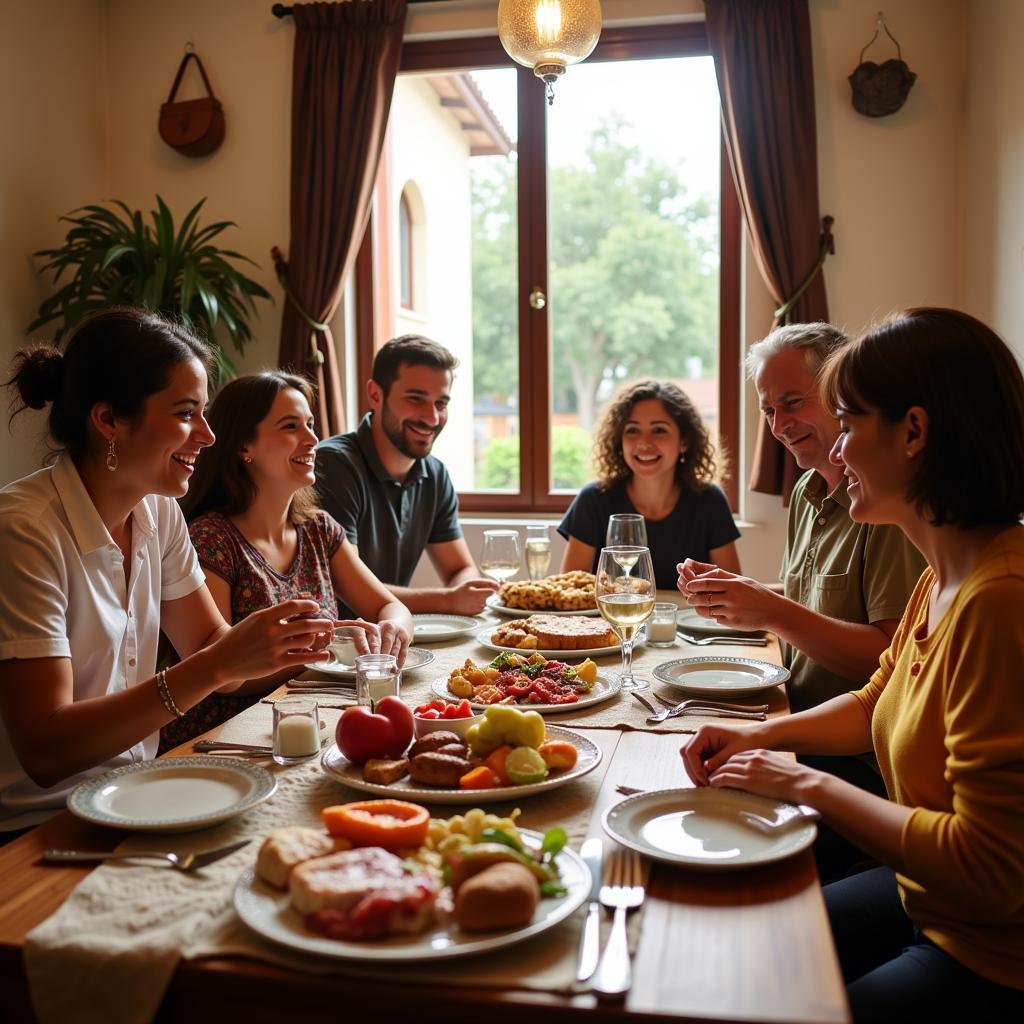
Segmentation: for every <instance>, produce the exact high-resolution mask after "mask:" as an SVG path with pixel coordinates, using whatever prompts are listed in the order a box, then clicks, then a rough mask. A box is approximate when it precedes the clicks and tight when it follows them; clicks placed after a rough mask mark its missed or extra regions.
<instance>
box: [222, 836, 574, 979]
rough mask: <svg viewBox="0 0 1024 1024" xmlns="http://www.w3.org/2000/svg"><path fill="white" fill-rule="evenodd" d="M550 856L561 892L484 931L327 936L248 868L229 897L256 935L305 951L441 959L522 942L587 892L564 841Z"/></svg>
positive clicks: (442, 927)
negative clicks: (527, 916)
mask: <svg viewBox="0 0 1024 1024" xmlns="http://www.w3.org/2000/svg"><path fill="white" fill-rule="evenodd" d="M519 834H520V835H521V836H522V837H523V839H524V841H526V842H528V843H530V845H532V846H534V847H536V846H537V845H539V843H540V836H539V835H538V834H537V833H536V832H528V831H526V830H525V829H520V830H519ZM555 862H556V863H557V865H558V870H559V871H560V873H561V876H562V882H563V884H564V885H565V887H566V889H567V890H568V892H567V893H566V895H565V896H553V897H549V898H548V899H543V900H541V901H540V904H539V905H538V907H537V910H536V912H535V913H534V915H533V920H532V921H531V922H530V923H529V924H527V925H524V926H523V927H522V928H510V929H507V930H504V931H497V932H487V933H484V934H481V933H479V932H474V933H466V932H462V931H460V930H459V928H458V926H457V925H456V924H455V923H454V922H451V923H450V924H448V923H446V922H444V921H443V920H440V919H439V920H438V921H437V923H436V924H435V925H434V926H433V927H432V928H428V929H427V930H426V931H425V932H422V933H421V934H419V935H396V936H394V937H393V938H389V939H377V940H375V941H367V942H345V941H342V940H339V939H328V938H326V937H325V936H322V935H317V934H316V933H315V932H310V931H307V930H306V928H305V927H304V926H303V924H302V917H301V916H300V915H299V914H298V913H296V912H295V911H294V910H293V909H292V908H291V906H290V905H289V902H288V893H286V892H282V891H281V890H280V889H273V888H271V887H270V886H269V885H267V884H266V882H263V881H261V880H260V879H258V878H256V877H255V873H254V871H253V870H252V869H251V868H250V869H249V870H247V871H245V872H244V873H243V874H242V876H241V878H239V880H238V883H237V884H236V886H235V892H234V903H235V910H236V911H237V913H238V916H239V917H240V918H241V919H242V921H243V922H245V924H246V925H248V926H249V927H250V928H251V929H252V930H253V931H254V932H256V934H257V935H262V936H263V938H265V939H270V941H271V942H276V943H278V944H279V945H282V946H288V947H290V948H291V949H297V950H300V951H301V952H304V953H316V954H317V955H319V956H327V957H334V958H335V959H340V960H363V961H370V962H377V963H387V962H397V961H425V960H446V959H448V958H450V957H456V956H469V955H471V954H473V953H486V952H488V951H490V950H493V949H502V948H504V947H505V946H511V945H513V944H514V943H517V942H523V941H524V940H526V939H529V938H531V937H532V936H534V935H539V934H540V933H541V932H546V931H547V930H548V929H549V928H554V927H555V925H557V924H558V923H559V922H561V921H564V920H565V919H566V918H567V917H569V916H570V915H571V914H572V913H573V912H574V911H575V910H576V908H577V907H579V906H580V905H581V904H582V903H583V901H584V900H585V899H586V898H587V893H588V892H589V890H590V872H589V871H588V870H587V866H586V864H584V863H583V861H582V860H580V857H579V855H578V854H577V853H576V852H575V851H573V850H570V849H569V848H568V847H566V848H564V849H563V850H562V851H561V852H560V853H559V854H558V855H557V856H556V858H555Z"/></svg>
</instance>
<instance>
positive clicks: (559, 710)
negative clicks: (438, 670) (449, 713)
mask: <svg viewBox="0 0 1024 1024" xmlns="http://www.w3.org/2000/svg"><path fill="white" fill-rule="evenodd" d="M621 689H622V680H621V679H619V677H618V676H617V675H612V674H611V673H604V672H598V673H597V679H595V680H594V688H593V689H592V690H591V691H590V693H585V694H581V695H580V699H579V700H578V701H576V702H575V703H574V704H516V705H515V707H518V708H522V709H523V710H524V711H539V712H540V713H541V714H542V715H563V714H565V712H567V711H576V710H578V709H579V708H589V707H591V706H593V705H594V704H600V703H602V701H606V700H611V698H612V697H614V696H615V695H616V694H617V693H618V692H619V691H620V690H621ZM430 691H431V693H433V694H434V696H435V697H440V698H441V700H446V701H448V703H449V704H458V702H459V701H460V700H462V698H461V697H456V696H455V694H454V693H452V692H451V690H449V689H448V676H439V677H438V678H437V679H435V680H434V681H433V682H432V683H431V684H430ZM469 705H470V707H471V708H473V709H474V710H475V711H486V710H487V708H489V707H490V706H491V705H489V704H477V703H476V702H475V701H473V700H472V698H470V701H469Z"/></svg>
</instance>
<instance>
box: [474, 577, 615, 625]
mask: <svg viewBox="0 0 1024 1024" xmlns="http://www.w3.org/2000/svg"><path fill="white" fill-rule="evenodd" d="M487 604H488V607H490V608H492V609H494V611H496V612H501V614H502V615H511V616H513V617H525V616H527V615H531V614H533V612H549V613H551V614H552V615H597V614H598V611H597V598H596V597H595V592H594V574H593V573H592V572H583V571H582V570H573V571H572V572H560V573H557V574H556V575H554V576H546V577H545V578H544V579H541V580H516V581H515V582H509V583H503V584H502V585H501V589H500V590H499V591H498V593H497V594H494V595H493V596H492V597H490V598H488V600H487Z"/></svg>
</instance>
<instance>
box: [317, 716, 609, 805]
mask: <svg viewBox="0 0 1024 1024" xmlns="http://www.w3.org/2000/svg"><path fill="white" fill-rule="evenodd" d="M546 733H547V738H548V739H549V740H567V741H568V742H569V743H571V744H572V745H573V746H574V747H575V748H576V752H577V761H576V764H575V766H574V767H572V768H570V769H569V771H567V772H558V773H557V774H555V775H550V776H548V778H546V779H545V780H544V781H543V782H534V783H531V784H530V785H528V786H498V787H496V788H495V789H449V788H447V787H442V786H424V785H423V784H422V783H419V782H415V781H414V780H413V779H411V778H410V777H409V776H408V775H407V776H406V777H405V778H404V779H399V780H398V782H393V783H391V785H390V786H383V785H381V784H380V783H377V782H364V781H363V775H362V769H361V768H360V767H359V765H357V764H352V762H351V761H348V760H346V758H345V757H344V755H343V754H342V753H341V751H339V750H338V747H337V745H336V744H333V743H332V744H331V746H330V747H329V748H328V749H327V750H325V751H324V754H323V757H321V759H320V765H321V767H322V768H323V770H324V771H325V772H327V774H328V775H330V777H331V778H332V779H335V780H337V781H338V782H343V783H344V784H345V785H346V786H351V787H352V789H358V790H360V791H361V792H363V793H374V794H376V795H377V796H386V797H393V798H394V799H396V800H412V801H418V802H420V803H435V804H481V803H495V802H497V801H498V800H518V799H520V798H521V797H524V796H532V795H533V794H534V793H545V792H547V791H548V790H549V789H558V788H559V786H564V785H565V784H566V783H567V782H572V781H573V780H574V779H579V778H582V777H583V776H584V775H586V774H587V773H588V772H592V771H593V770H594V769H595V768H596V767H597V766H598V765H599V764H600V763H601V748H600V747H599V746H597V744H596V743H594V742H593V741H591V740H589V739H587V737H586V736H581V735H580V734H579V733H578V732H573V731H572V730H571V729H561V728H559V727H558V726H554V725H549V726H548V727H547V729H546Z"/></svg>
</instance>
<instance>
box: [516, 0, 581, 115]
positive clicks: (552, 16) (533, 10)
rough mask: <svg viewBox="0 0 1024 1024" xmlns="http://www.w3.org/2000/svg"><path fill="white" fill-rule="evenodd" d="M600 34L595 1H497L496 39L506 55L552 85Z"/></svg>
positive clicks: (576, 61) (579, 58)
mask: <svg viewBox="0 0 1024 1024" xmlns="http://www.w3.org/2000/svg"><path fill="white" fill-rule="evenodd" d="M600 35H601V4H600V3H599V0H500V2H499V3H498V38H499V39H501V45H502V46H504V47H505V50H506V52H507V53H508V55H509V56H510V57H511V58H512V59H513V60H514V61H515V62H516V63H517V64H522V65H523V66H524V67H527V68H533V73H534V74H535V75H536V76H537V77H538V78H542V79H543V80H544V82H545V83H546V84H547V88H548V101H549V102H550V101H551V99H552V97H553V92H552V86H553V84H554V83H555V82H556V81H557V79H558V77H559V76H560V75H564V74H565V69H566V68H567V67H568V66H569V65H570V64H578V63H579V62H580V61H581V60H584V59H585V58H586V57H588V56H589V55H590V54H591V52H592V51H593V49H594V47H595V46H596V45H597V40H598V37H599V36H600Z"/></svg>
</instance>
